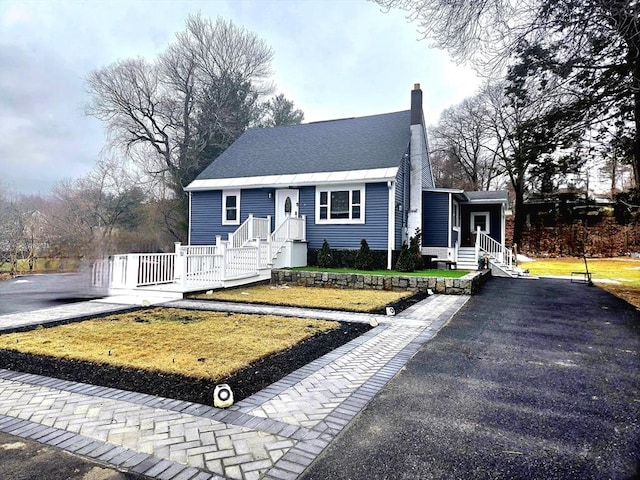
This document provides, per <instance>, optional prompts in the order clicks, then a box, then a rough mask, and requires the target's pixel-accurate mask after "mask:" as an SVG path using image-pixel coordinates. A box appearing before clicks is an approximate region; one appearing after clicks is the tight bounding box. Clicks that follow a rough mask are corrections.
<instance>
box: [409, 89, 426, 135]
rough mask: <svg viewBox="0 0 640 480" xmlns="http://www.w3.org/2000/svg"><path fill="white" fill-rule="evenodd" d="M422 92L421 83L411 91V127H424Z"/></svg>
mask: <svg viewBox="0 0 640 480" xmlns="http://www.w3.org/2000/svg"><path fill="white" fill-rule="evenodd" d="M422 120H423V119H422V90H421V89H420V84H419V83H414V84H413V90H411V125H422V123H423V121H422Z"/></svg>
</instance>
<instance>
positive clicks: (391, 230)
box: [387, 180, 396, 270]
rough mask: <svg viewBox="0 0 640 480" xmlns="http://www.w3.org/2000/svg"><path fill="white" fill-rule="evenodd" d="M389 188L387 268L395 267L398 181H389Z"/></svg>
mask: <svg viewBox="0 0 640 480" xmlns="http://www.w3.org/2000/svg"><path fill="white" fill-rule="evenodd" d="M387 188H388V189H389V206H388V210H389V221H388V222H387V270H391V269H392V267H393V248H394V246H395V225H396V182H394V181H392V180H389V181H388V182H387Z"/></svg>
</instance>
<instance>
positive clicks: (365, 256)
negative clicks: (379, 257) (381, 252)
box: [355, 238, 374, 270]
mask: <svg viewBox="0 0 640 480" xmlns="http://www.w3.org/2000/svg"><path fill="white" fill-rule="evenodd" d="M355 267H356V270H374V259H373V254H372V253H371V249H370V248H369V244H368V243H367V241H366V240H365V239H364V238H363V239H362V241H361V242H360V250H358V253H357V254H356V259H355Z"/></svg>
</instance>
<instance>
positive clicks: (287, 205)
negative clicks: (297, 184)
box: [276, 188, 300, 228]
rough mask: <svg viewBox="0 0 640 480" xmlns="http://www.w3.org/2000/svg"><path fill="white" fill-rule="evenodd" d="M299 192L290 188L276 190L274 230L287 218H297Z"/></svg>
mask: <svg viewBox="0 0 640 480" xmlns="http://www.w3.org/2000/svg"><path fill="white" fill-rule="evenodd" d="M299 200H300V191H299V190H295V189H292V188H283V189H280V190H276V228H278V227H279V226H280V225H282V222H284V221H285V220H286V218H287V217H294V218H297V217H298V202H299Z"/></svg>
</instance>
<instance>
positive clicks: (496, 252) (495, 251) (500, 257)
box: [476, 227, 513, 268]
mask: <svg viewBox="0 0 640 480" xmlns="http://www.w3.org/2000/svg"><path fill="white" fill-rule="evenodd" d="M480 252H484V253H486V254H487V255H489V258H493V259H494V260H497V261H498V262H500V263H502V264H504V265H506V266H508V267H509V268H511V266H512V264H513V252H512V250H511V249H510V248H505V247H503V246H502V244H501V243H500V242H498V241H496V240H494V239H493V238H491V237H490V236H489V235H487V234H486V233H483V232H482V231H480V227H478V230H477V232H476V259H479V258H480Z"/></svg>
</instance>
